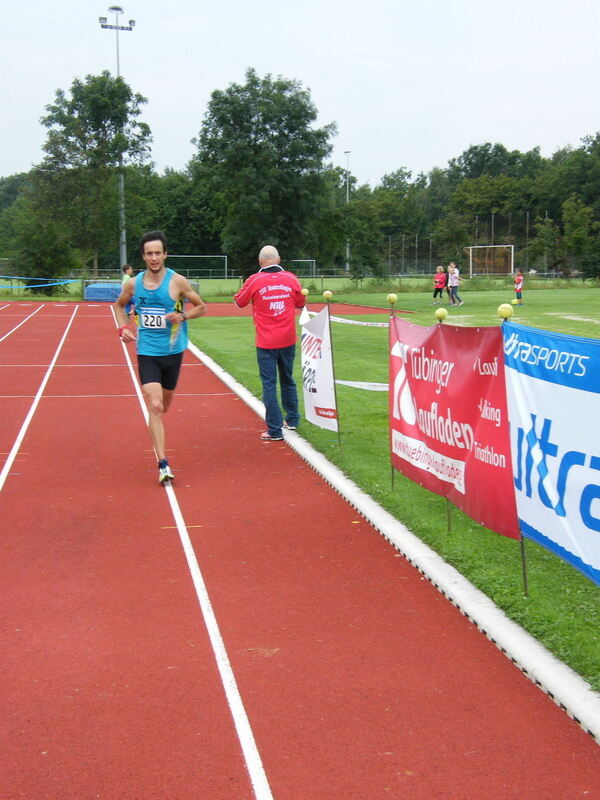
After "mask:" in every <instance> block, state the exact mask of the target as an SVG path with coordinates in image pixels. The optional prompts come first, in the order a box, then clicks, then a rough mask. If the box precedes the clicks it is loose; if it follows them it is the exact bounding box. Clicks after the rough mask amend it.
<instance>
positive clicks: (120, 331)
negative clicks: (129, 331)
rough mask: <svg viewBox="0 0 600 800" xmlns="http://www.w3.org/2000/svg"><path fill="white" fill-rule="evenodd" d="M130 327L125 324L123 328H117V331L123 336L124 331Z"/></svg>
mask: <svg viewBox="0 0 600 800" xmlns="http://www.w3.org/2000/svg"><path fill="white" fill-rule="evenodd" d="M128 327H129V326H128V325H123V326H122V327H121V328H119V329H118V330H117V333H118V334H119V336H123V331H124V330H125V329H126V328H128Z"/></svg>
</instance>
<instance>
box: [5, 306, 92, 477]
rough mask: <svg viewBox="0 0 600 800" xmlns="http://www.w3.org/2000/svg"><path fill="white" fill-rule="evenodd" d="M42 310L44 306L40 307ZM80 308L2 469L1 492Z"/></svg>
mask: <svg viewBox="0 0 600 800" xmlns="http://www.w3.org/2000/svg"><path fill="white" fill-rule="evenodd" d="M40 308H42V306H40ZM78 308H79V306H75V310H74V311H73V313H72V314H71V318H70V320H69V322H68V324H67V327H66V328H65V332H64V333H63V335H62V339H61V340H60V342H59V344H58V347H57V348H56V352H55V353H54V357H53V358H52V361H51V362H50V366H49V367H48V369H47V370H46V374H45V375H44V378H43V379H42V382H41V383H40V388H39V389H38V390H37V394H36V396H35V398H34V401H33V403H32V404H31V407H30V408H29V411H28V412H27V416H26V417H25V420H24V422H23V424H22V425H21V430H20V431H19V434H18V436H17V438H16V439H15V443H14V444H13V446H12V449H11V451H10V453H9V454H8V458H7V459H6V462H5V464H4V466H3V467H2V471H1V472H0V492H1V491H2V489H3V487H4V483H5V481H6V478H7V476H8V473H9V472H10V468H11V467H12V465H13V462H14V460H15V458H16V455H17V453H18V452H19V448H20V447H21V444H22V442H23V439H24V438H25V434H26V433H27V429H28V428H29V424H30V422H31V420H32V419H33V415H34V414H35V412H36V409H37V407H38V404H39V402H40V398H41V396H42V394H43V392H44V389H45V388H46V384H47V383H48V381H49V379H50V375H51V374H52V370H53V368H54V365H55V364H56V361H57V359H58V356H59V355H60V351H61V350H62V346H63V344H64V343H65V339H66V338H67V334H68V333H69V329H70V328H71V325H72V324H73V320H74V319H75V314H77V309H78ZM0 341H1V340H0Z"/></svg>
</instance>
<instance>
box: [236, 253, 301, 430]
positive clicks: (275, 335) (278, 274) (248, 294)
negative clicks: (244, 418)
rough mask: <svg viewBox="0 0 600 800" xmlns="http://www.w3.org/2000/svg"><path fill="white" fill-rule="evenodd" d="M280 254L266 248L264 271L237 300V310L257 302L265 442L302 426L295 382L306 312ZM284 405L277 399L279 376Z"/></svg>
mask: <svg viewBox="0 0 600 800" xmlns="http://www.w3.org/2000/svg"><path fill="white" fill-rule="evenodd" d="M280 260H281V259H280V258H279V253H278V252H277V249H276V248H275V247H273V246H272V245H266V246H265V247H263V248H262V250H261V251H260V253H259V255H258V263H259V264H260V269H259V271H258V272H256V273H254V275H251V276H250V277H249V278H248V280H247V281H246V282H245V283H244V285H243V286H242V288H241V289H240V290H239V292H237V294H236V295H235V297H234V298H233V302H234V303H235V304H236V306H237V307H238V308H244V307H245V306H247V305H248V303H250V302H252V316H253V319H254V328H255V330H256V339H255V342H256V359H257V361H258V371H259V374H260V380H261V382H262V388H263V403H264V404H265V420H266V423H267V430H266V431H265V432H264V433H263V434H261V437H260V438H261V439H262V440H263V441H264V442H276V441H281V440H282V439H283V433H282V428H288V429H289V430H295V429H296V428H297V426H298V423H299V422H300V413H299V411H298V391H297V389H296V382H295V381H294V374H293V373H294V358H295V355H296V341H297V335H296V309H297V308H302V307H303V306H304V295H303V294H302V287H301V286H300V282H299V281H298V278H297V277H296V276H295V275H294V274H293V273H292V272H287V270H284V269H283V267H281V266H280ZM278 374H279V384H280V388H281V404H282V406H283V412H284V414H285V419H284V417H283V415H282V413H281V408H280V406H279V402H278V399H277V375H278Z"/></svg>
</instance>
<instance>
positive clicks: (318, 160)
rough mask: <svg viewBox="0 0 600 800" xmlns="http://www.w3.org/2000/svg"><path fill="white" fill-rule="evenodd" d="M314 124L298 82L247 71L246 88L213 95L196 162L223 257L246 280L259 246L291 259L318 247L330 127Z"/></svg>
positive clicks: (310, 107) (306, 96) (233, 86)
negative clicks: (218, 223)
mask: <svg viewBox="0 0 600 800" xmlns="http://www.w3.org/2000/svg"><path fill="white" fill-rule="evenodd" d="M316 117H317V110H316V108H315V106H314V104H313V103H312V101H311V99H310V95H309V93H308V91H306V90H304V89H302V88H301V86H300V84H299V83H298V82H297V81H291V80H286V79H284V78H282V77H281V76H279V77H277V78H275V79H273V78H272V77H271V76H270V75H266V76H265V77H264V78H260V77H259V76H258V75H257V74H256V72H255V71H254V70H252V69H249V70H248V71H247V73H246V82H245V84H235V83H234V84H231V85H230V86H229V87H228V88H227V89H226V90H224V91H215V92H213V93H212V96H211V99H210V102H209V106H208V111H207V113H206V116H205V118H204V122H203V124H202V129H201V131H200V134H199V138H198V140H197V145H198V153H197V155H196V156H195V158H194V162H195V165H196V169H197V170H199V171H200V173H201V174H202V179H203V180H206V181H207V185H208V186H209V188H210V191H211V193H212V198H213V202H214V203H215V204H216V209H217V213H218V214H219V215H220V216H221V217H222V219H223V229H222V235H221V236H222V245H223V250H224V252H226V253H228V255H230V257H231V259H232V261H233V264H234V267H238V266H239V267H241V268H242V271H243V272H244V273H245V274H247V273H248V272H251V271H252V269H253V265H254V264H255V263H256V256H257V253H258V250H259V248H260V246H261V245H263V244H265V243H270V244H274V245H276V246H277V247H279V249H280V250H281V251H282V253H283V254H284V255H287V256H288V257H296V258H301V257H310V256H311V253H312V252H313V251H314V250H315V249H316V247H317V236H316V231H315V225H316V222H317V220H318V212H319V208H320V202H321V198H322V196H323V194H324V193H325V190H326V188H325V187H326V176H325V170H324V166H323V161H324V159H325V157H326V156H327V155H328V154H329V153H330V151H331V145H330V143H329V139H330V137H331V136H332V134H333V133H334V131H335V126H334V125H332V124H330V125H325V126H324V127H322V128H317V129H315V128H313V127H312V124H313V123H314V122H315V120H316Z"/></svg>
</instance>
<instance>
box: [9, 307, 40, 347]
mask: <svg viewBox="0 0 600 800" xmlns="http://www.w3.org/2000/svg"><path fill="white" fill-rule="evenodd" d="M43 307H44V304H42V305H41V306H39V307H38V308H36V310H35V311H32V312H31V314H30V315H29V316H28V317H25V319H22V320H21V322H19V324H18V325H15V327H14V328H13V329H12V330H11V331H9V332H8V333H5V334H4V336H3V337H2V338H1V339H0V342H3V341H4V340H5V339H7V338H8V337H9V336H10V335H11V333H14V332H15V331H16V330H18V329H19V328H20V327H21V325H24V324H25V323H26V322H27V320H28V319H31V317H33V315H34V314H37V313H38V311H41V310H42V308H43Z"/></svg>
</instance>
